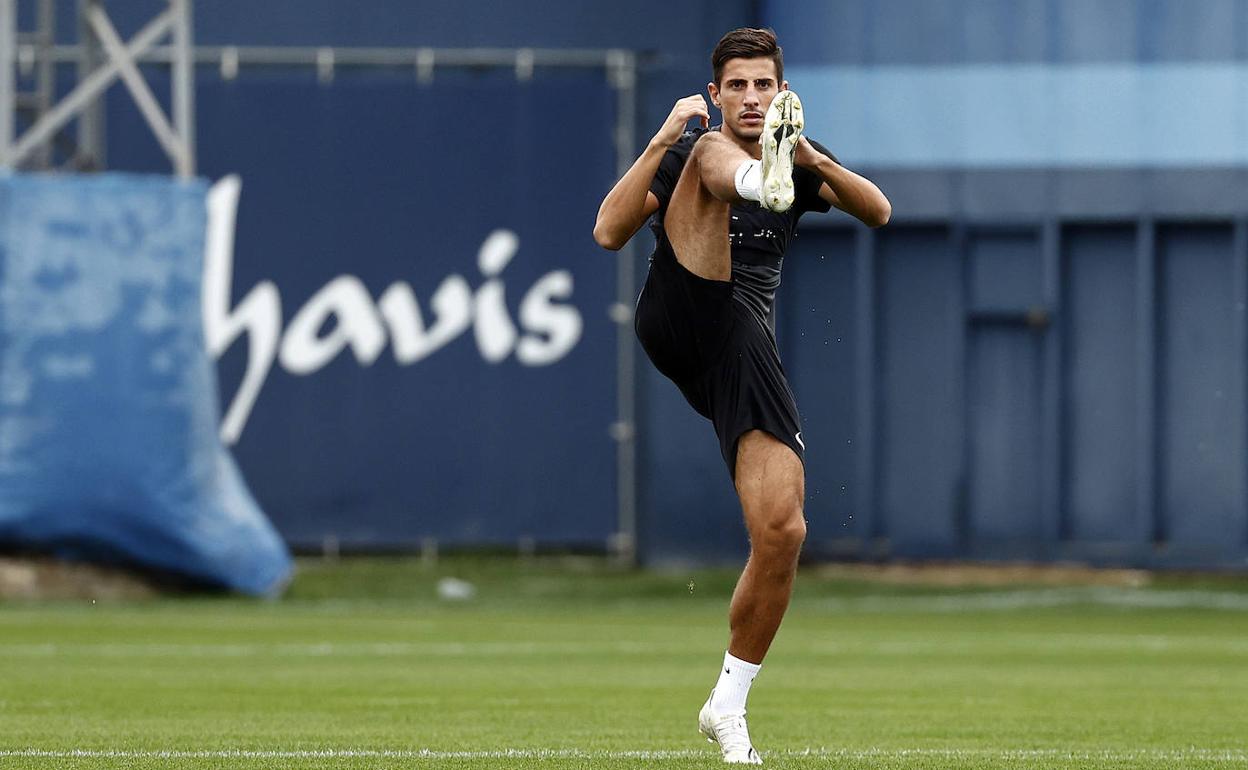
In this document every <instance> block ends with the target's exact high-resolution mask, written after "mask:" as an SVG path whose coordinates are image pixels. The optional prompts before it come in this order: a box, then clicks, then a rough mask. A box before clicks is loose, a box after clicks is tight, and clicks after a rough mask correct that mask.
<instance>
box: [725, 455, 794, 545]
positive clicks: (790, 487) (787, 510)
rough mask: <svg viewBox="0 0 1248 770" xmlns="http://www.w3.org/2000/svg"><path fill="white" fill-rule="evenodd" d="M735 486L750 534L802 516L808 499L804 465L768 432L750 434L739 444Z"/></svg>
mask: <svg viewBox="0 0 1248 770" xmlns="http://www.w3.org/2000/svg"><path fill="white" fill-rule="evenodd" d="M736 485H737V494H738V495H739V496H740V498H741V507H742V509H743V510H744V512H745V519H746V527H747V528H748V529H749V530H750V531H751V532H753V531H754V530H755V528H757V527H765V526H776V525H779V524H783V523H785V521H787V519H788V518H790V517H792V516H801V514H802V508H803V502H804V500H805V497H806V474H805V469H804V468H803V466H802V461H801V460H800V459H799V458H798V456H797V453H796V452H794V451H793V449H792V448H790V447H789V446H788V445H787V444H785V443H783V442H782V441H780V440H779V439H777V438H776V437H775V436H773V435H771V434H770V433H768V432H766V431H763V430H751V431H748V432H746V433H744V434H743V435H742V436H741V439H740V441H738V442H737V474H736Z"/></svg>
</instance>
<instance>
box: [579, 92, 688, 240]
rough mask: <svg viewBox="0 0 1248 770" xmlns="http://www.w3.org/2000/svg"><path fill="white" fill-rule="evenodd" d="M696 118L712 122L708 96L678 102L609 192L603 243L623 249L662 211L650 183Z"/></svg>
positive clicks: (601, 223) (598, 232) (602, 213)
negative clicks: (671, 148)
mask: <svg viewBox="0 0 1248 770" xmlns="http://www.w3.org/2000/svg"><path fill="white" fill-rule="evenodd" d="M695 117H696V118H701V120H702V125H703V126H704V127H705V126H707V125H708V124H709V123H710V119H711V116H710V112H709V111H708V110H707V106H706V98H705V97H703V96H702V95H701V94H694V95H693V96H686V97H685V98H684V99H681V100H680V101H678V102H676V104H675V106H673V107H672V111H671V113H670V114H668V116H667V120H665V121H663V126H662V127H661V128H660V129H659V132H658V133H657V134H655V135H654V137H653V138H652V139H651V140H650V143H649V144H647V145H646V149H645V150H644V151H643V152H642V153H641V157H639V158H637V160H636V161H634V162H633V165H632V167H631V168H629V169H628V172H627V173H625V174H624V176H623V177H621V178H620V181H618V182H616V183H615V187H612V188H611V192H609V193H607V197H606V198H604V199H603V201H602V205H601V206H599V207H598V220H597V221H596V222H594V240H595V241H597V242H598V245H599V246H602V247H603V248H604V249H611V250H612V251H616V250H618V249H620V248H622V247H623V246H624V244H626V243H628V239H629V238H632V237H633V236H634V235H635V234H636V233H637V231H638V230H640V229H641V226H642V225H644V224H645V223H646V218H647V217H649V216H650V215H651V214H653V213H654V212H655V211H657V210H658V208H659V199H658V198H656V197H654V193H652V192H650V183H651V182H652V181H654V175H655V173H657V172H658V170H659V164H660V163H661V162H662V161H663V154H664V153H666V152H667V148H668V147H671V146H672V145H673V144H675V143H676V140H678V139H680V135H681V134H682V133H684V131H685V124H687V123H688V122H689V121H690V120H692V119H693V118H695Z"/></svg>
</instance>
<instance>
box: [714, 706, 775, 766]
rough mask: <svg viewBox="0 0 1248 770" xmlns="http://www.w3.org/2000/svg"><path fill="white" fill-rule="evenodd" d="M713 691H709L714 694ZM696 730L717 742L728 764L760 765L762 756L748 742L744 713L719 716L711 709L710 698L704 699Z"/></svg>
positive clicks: (748, 736)
mask: <svg viewBox="0 0 1248 770" xmlns="http://www.w3.org/2000/svg"><path fill="white" fill-rule="evenodd" d="M714 694H715V693H714V692H712V693H711V695H712V696H714ZM698 730H699V731H701V733H702V734H703V735H705V736H706V739H707V740H708V741H710V742H711V743H717V744H719V750H720V751H722V752H723V753H724V762H726V763H728V764H730V765H761V764H763V758H762V757H760V756H759V755H758V752H757V751H755V750H754V746H753V744H751V743H750V731H749V729H748V728H746V726H745V715H744V714H742V715H741V716H731V717H721V716H719V715H718V714H715V713H713V712H712V711H711V699H710V698H707V699H706V704H705V705H704V706H702V711H700V712H698Z"/></svg>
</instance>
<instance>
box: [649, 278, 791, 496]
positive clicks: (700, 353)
mask: <svg viewBox="0 0 1248 770" xmlns="http://www.w3.org/2000/svg"><path fill="white" fill-rule="evenodd" d="M635 326H636V329H637V338H638V339H639V340H640V341H641V346H642V347H643V348H645V351H646V354H647V355H648V356H649V357H650V360H651V361H652V362H653V363H654V366H655V368H656V369H658V370H659V371H660V372H662V373H663V374H664V375H665V376H666V377H667V378H668V379H670V380H671V381H672V382H674V383H676V385H677V387H679V388H680V392H681V393H683V394H684V396H685V399H686V400H687V401H688V402H689V404H690V405H691V406H692V407H693V408H694V409H695V410H697V412H698V414H700V415H702V416H703V417H705V418H707V419H708V420H710V421H711V423H712V424H714V426H715V435H716V436H718V437H719V448H720V451H721V452H722V453H723V456H724V462H725V463H727V464H728V473H729V474H730V475H731V476H732V477H733V479H734V480H735V479H736V474H737V442H738V441H739V440H740V438H741V435H742V434H744V433H746V432H747V431H750V430H762V431H766V432H767V433H770V434H771V435H772V436H775V437H776V439H778V440H779V441H780V442H782V443H784V444H786V445H787V446H788V447H789V448H791V449H792V450H793V451H794V452H795V453H796V454H797V456H798V459H800V460H802V461H803V462H805V457H804V455H805V447H804V446H803V445H802V438H801V431H802V425H801V421H800V419H799V417H798V414H797V402H796V401H795V400H794V399H793V391H792V390H790V388H789V382H788V380H787V379H786V378H785V376H784V367H783V366H781V365H780V354H779V352H778V351H777V350H776V338H775V335H773V334H772V332H771V329H769V328H768V327H767V325H766V324H765V323H763V322H762V320H761V319H759V318H758V317H757V315H756V314H755V313H754V312H752V311H751V310H750V309H749V307H747V306H746V305H745V303H743V302H739V301H737V300H736V299H734V298H733V283H732V282H731V281H712V280H708V279H706V278H701V277H699V276H697V275H694V274H693V273H691V272H689V271H688V270H687V269H685V268H684V267H683V266H682V265H681V264H680V263H679V262H677V261H676V260H675V258H673V257H672V256H670V255H666V256H664V255H662V254H656V255H655V257H654V259H653V260H652V261H651V264H650V274H649V276H647V278H646V284H645V286H644V287H643V288H642V290H641V296H640V298H638V300H637V314H636V317H635Z"/></svg>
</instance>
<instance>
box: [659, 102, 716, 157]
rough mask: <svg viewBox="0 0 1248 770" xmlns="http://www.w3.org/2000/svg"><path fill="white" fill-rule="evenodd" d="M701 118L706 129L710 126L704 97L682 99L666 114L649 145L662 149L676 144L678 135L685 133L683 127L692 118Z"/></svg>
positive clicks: (709, 117)
mask: <svg viewBox="0 0 1248 770" xmlns="http://www.w3.org/2000/svg"><path fill="white" fill-rule="evenodd" d="M695 117H696V118H701V123H702V127H703V128H706V127H708V126H710V124H711V113H710V111H709V110H708V109H707V106H706V97H704V96H702V94H694V95H693V96H686V97H685V98H684V99H681V100H680V101H678V102H676V104H675V105H674V106H673V107H672V111H671V112H670V113H669V114H668V116H667V120H665V121H663V125H662V127H660V128H659V132H658V133H657V134H655V135H654V138H653V139H651V140H650V144H652V145H658V146H660V147H662V148H664V149H667V148H668V147H671V146H672V145H673V144H676V141H677V140H678V139H680V135H681V134H683V133H684V132H685V125H686V124H688V123H689V121H690V120H693V119H694V118H695Z"/></svg>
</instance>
